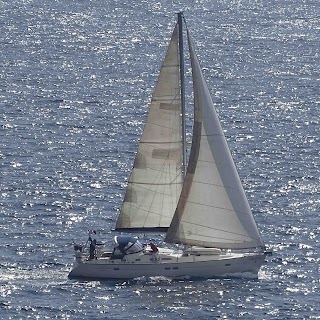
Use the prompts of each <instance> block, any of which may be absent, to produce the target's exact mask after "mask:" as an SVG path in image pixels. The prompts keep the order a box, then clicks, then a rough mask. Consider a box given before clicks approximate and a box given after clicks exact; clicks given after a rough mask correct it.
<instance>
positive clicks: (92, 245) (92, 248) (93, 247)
mask: <svg viewBox="0 0 320 320" xmlns="http://www.w3.org/2000/svg"><path fill="white" fill-rule="evenodd" d="M96 242H97V241H96V239H93V240H91V243H90V257H89V258H90V260H93V259H94V258H95V251H96Z"/></svg>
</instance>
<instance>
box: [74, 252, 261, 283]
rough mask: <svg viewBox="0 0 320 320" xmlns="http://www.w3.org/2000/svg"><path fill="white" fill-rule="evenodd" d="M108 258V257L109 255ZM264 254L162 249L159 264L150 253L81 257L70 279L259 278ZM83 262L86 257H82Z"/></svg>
mask: <svg viewBox="0 0 320 320" xmlns="http://www.w3.org/2000/svg"><path fill="white" fill-rule="evenodd" d="M106 255H108V254H106ZM264 258H265V253H219V254H217V253H213V254H208V253H205V254H203V253H197V254H196V253H192V254H187V255H186V254H183V253H181V252H180V253H176V252H173V251H171V250H163V249H162V250H161V251H160V254H159V255H158V258H157V260H156V261H154V260H153V259H152V255H151V253H149V252H141V253H136V254H132V255H127V256H125V258H124V259H111V258H110V257H108V256H107V257H101V258H99V259H95V260H91V261H89V260H82V261H80V256H78V262H77V263H75V265H74V267H73V269H72V270H71V272H70V274H69V278H85V279H133V278H139V277H154V276H164V277H168V278H215V277H224V276H237V277H238V276H240V274H242V273H249V274H250V276H251V277H257V276H258V271H259V269H260V267H261V265H262V264H263V263H264ZM82 259H83V258H82Z"/></svg>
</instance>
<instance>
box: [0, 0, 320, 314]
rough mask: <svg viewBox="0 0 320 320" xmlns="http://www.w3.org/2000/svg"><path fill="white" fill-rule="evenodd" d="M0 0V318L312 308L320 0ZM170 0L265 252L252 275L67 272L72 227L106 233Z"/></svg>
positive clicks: (82, 234) (166, 28)
mask: <svg viewBox="0 0 320 320" xmlns="http://www.w3.org/2000/svg"><path fill="white" fill-rule="evenodd" d="M0 8H1V11H0V17H1V19H0V21H1V30H2V32H1V34H0V39H1V48H0V55H1V59H0V61H1V62H0V71H1V72H0V110H1V113H0V138H1V139H0V160H1V161H0V164H1V175H0V191H1V192H0V204H1V211H0V230H1V234H0V239H1V242H0V250H1V257H2V261H1V262H0V267H1V275H0V283H1V289H0V297H1V300H0V306H1V310H0V316H1V318H3V319H27V318H41V319H132V318H137V319H146V318H167V319H195V318H197V319H213V318H223V319H319V314H320V309H319V304H318V295H319V293H318V292H319V290H320V283H319V262H320V256H319V234H320V227H319V208H320V200H319V194H320V189H319V186H320V184H319V167H320V162H319V136H320V132H319V128H320V127H319V119H320V98H319V77H320V65H319V47H320V43H319V30H320V22H319V21H320V20H319V16H320V12H319V6H318V3H316V2H314V1H312V0H304V1H297V0H293V1H290V2H289V1H286V0H280V1H277V2H270V3H267V2H265V1H259V0H258V1H251V0H243V1H241V0H239V1H225V0H219V1H215V2H213V1H206V0H199V1H184V2H182V1H178V2H174V3H173V2H172V1H167V0H165V1H161V2H152V1H151V2H150V1H145V0H142V1H140V2H138V3H135V2H127V3H125V2H121V1H101V0H88V1H71V0H64V1H62V0H57V1H34V0H13V1H10V2H5V1H0ZM180 9H183V10H184V11H185V15H186V18H187V21H188V24H189V28H190V29H191V32H192V34H193V37H194V38H195V41H196V47H197V52H198V55H199V58H200V61H201V62H202V65H203V66H204V67H205V69H204V74H205V77H206V79H207V81H208V84H209V88H210V89H211V92H212V94H213V96H214V102H215V104H216V107H217V110H218V112H219V115H220V118H221V121H222V124H223V127H224V129H225V133H226V136H227V138H228V140H229V144H230V147H231V149H232V153H233V156H234V158H235V160H236V163H237V164H238V169H239V173H240V176H241V179H242V181H243V183H244V187H245V190H246V192H247V195H248V198H249V202H250V204H251V206H252V208H253V212H254V215H255V218H256V221H257V224H258V226H259V229H260V230H261V233H262V237H263V239H264V241H265V242H266V243H267V244H268V245H269V246H270V247H271V248H272V249H273V252H274V254H273V256H272V257H269V258H268V262H267V264H266V265H265V266H263V268H262V269H261V272H260V274H259V280H252V279H245V280H244V279H240V278H239V279H214V280H201V281H200V280H199V281H191V280H188V279H184V280H179V281H172V280H170V279H166V278H162V277H157V278H152V279H149V278H140V279H135V280H132V281H129V282H127V281H124V282H121V281H113V282H112V281H108V282H104V281H101V282H95V281H92V282H85V281H83V282H81V281H70V280H68V279H67V275H68V271H69V270H70V268H71V265H72V263H73V250H72V246H71V244H72V240H73V239H76V240H77V241H85V240H86V235H87V230H89V229H93V228H94V229H96V230H97V232H98V235H99V238H100V239H101V240H102V241H105V242H108V241H111V239H112V233H111V231H110V230H111V229H112V228H113V227H114V223H115V219H116V216H117V208H119V207H120V206H121V201H122V197H123V193H124V187H125V185H126V181H127V178H128V175H129V171H130V168H131V165H132V161H133V158H134V154H135V150H136V145H137V142H138V139H139V135H140V133H141V130H142V127H143V123H144V119H145V112H146V108H147V103H148V101H149V97H150V94H151V92H152V86H153V84H154V81H155V79H156V76H157V72H158V69H159V65H160V63H161V59H162V58H163V55H164V51H165V46H166V41H167V39H168V37H169V36H170V30H171V28H172V26H173V23H174V13H175V12H177V11H179V10H180ZM187 73H188V75H190V71H189V70H188V66H187ZM189 87H190V83H189V82H188V84H187V89H189ZM188 98H189V99H190V98H191V94H190V93H189V91H188ZM188 108H190V104H189V106H188ZM188 116H189V123H188V126H189V127H190V126H191V118H192V114H191V111H190V110H189V109H188ZM188 137H190V135H188Z"/></svg>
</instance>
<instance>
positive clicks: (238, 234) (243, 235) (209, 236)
mask: <svg viewBox="0 0 320 320" xmlns="http://www.w3.org/2000/svg"><path fill="white" fill-rule="evenodd" d="M183 223H184V224H191V225H196V226H199V227H201V228H207V229H210V230H216V231H219V232H224V233H229V234H234V235H237V236H242V237H245V238H249V239H254V240H259V239H258V238H253V237H251V236H248V235H245V234H242V233H238V232H232V231H226V230H223V229H218V228H211V227H208V226H207V225H202V224H199V223H191V222H187V221H183ZM201 237H207V238H211V237H212V234H210V235H208V236H205V235H204V233H203V232H201ZM217 239H218V238H217ZM221 239H225V240H230V239H228V238H221Z"/></svg>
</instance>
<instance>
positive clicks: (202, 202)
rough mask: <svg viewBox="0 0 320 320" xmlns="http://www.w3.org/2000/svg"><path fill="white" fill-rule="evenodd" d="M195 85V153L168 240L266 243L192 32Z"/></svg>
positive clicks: (248, 245)
mask: <svg viewBox="0 0 320 320" xmlns="http://www.w3.org/2000/svg"><path fill="white" fill-rule="evenodd" d="M188 43H189V51H190V58H191V65H192V74H193V87H194V108H195V114H194V128H193V141H192V147H191V152H190V159H189V163H188V168H187V174H186V178H185V181H184V184H183V188H182V193H181V196H180V199H179V203H178V206H177V209H176V212H175V215H174V217H173V220H172V223H171V225H170V228H169V230H168V232H167V235H166V239H165V241H167V242H171V243H181V244H185V245H194V246H202V247H218V248H230V249H241V248H251V247H258V246H262V245H263V243H262V240H261V238H260V235H259V232H258V229H257V226H256V224H255V221H254V219H253V216H252V213H251V209H250V207H249V204H248V201H247V198H246V195H245V193H244V190H243V187H242V184H241V182H240V178H239V176H238V173H237V170H236V167H235V165H234V162H233V159H232V156H231V153H230V151H229V148H228V146H227V142H226V139H225V136H224V133H223V130H222V128H221V125H220V122H219V120H218V116H217V114H216V111H215V108H214V105H213V102H212V99H211V96H210V93H209V90H208V87H207V85H206V82H205V80H204V77H203V74H202V71H201V68H200V65H199V61H198V59H197V56H196V54H195V51H194V48H193V44H192V41H191V39H190V36H189V33H188Z"/></svg>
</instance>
